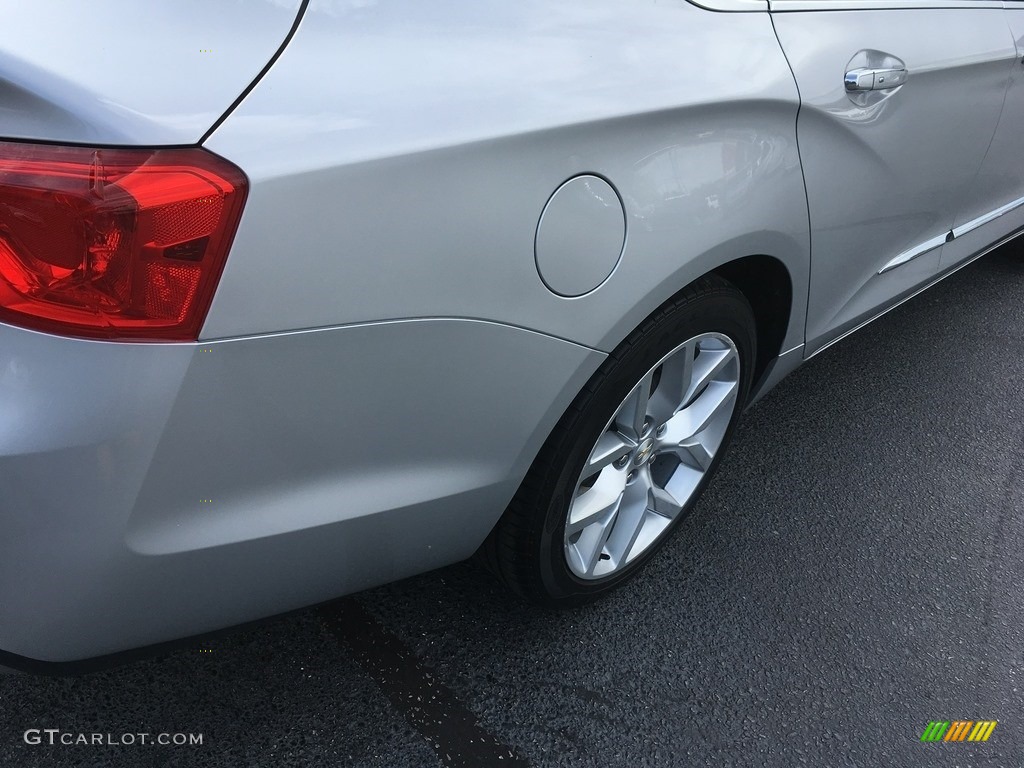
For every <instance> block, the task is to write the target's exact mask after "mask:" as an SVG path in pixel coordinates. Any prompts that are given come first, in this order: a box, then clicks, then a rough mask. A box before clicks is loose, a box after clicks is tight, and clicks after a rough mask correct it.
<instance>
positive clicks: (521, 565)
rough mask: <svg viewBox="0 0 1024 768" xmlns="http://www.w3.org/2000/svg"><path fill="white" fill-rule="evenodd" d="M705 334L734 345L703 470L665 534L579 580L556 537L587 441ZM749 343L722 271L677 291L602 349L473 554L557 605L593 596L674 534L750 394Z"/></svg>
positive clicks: (749, 318) (515, 587)
mask: <svg viewBox="0 0 1024 768" xmlns="http://www.w3.org/2000/svg"><path fill="white" fill-rule="evenodd" d="M709 332H717V333H720V334H724V335H725V336H728V337H729V339H730V340H732V342H733V343H734V344H735V345H736V349H737V351H738V353H739V360H740V376H739V392H738V396H737V404H736V407H735V409H734V411H733V413H732V417H731V420H730V422H729V425H728V428H727V431H726V433H725V437H724V439H723V441H722V443H721V445H720V447H719V449H718V450H717V451H716V452H715V457H714V460H713V461H712V463H711V465H710V467H709V469H708V470H707V472H706V474H705V477H704V478H703V479H702V480H701V482H700V484H699V485H698V486H697V489H696V491H695V492H694V493H693V494H692V496H691V497H690V498H689V500H688V501H687V503H686V504H685V505H684V507H683V509H682V511H681V512H680V513H679V514H678V515H677V516H676V518H675V519H674V520H673V521H672V523H671V525H670V526H669V529H668V530H667V532H666V533H665V534H664V535H662V536H661V538H660V540H658V541H656V542H655V543H654V544H653V545H651V546H650V547H649V548H648V549H647V550H646V551H645V552H643V553H642V554H641V555H639V556H638V557H636V559H635V560H634V561H632V562H628V563H627V564H625V565H624V566H623V567H622V569H621V570H620V571H618V572H616V573H613V574H611V575H609V576H607V577H606V578H601V579H596V580H594V579H588V580H582V579H580V578H578V577H577V576H576V575H575V574H573V572H572V571H571V569H570V568H569V567H568V564H567V562H566V558H565V551H564V546H563V545H564V541H563V540H564V531H565V523H566V517H567V514H568V510H569V501H570V499H569V496H570V494H572V493H573V492H574V488H575V484H576V481H577V479H578V478H579V475H580V473H581V471H582V468H583V464H584V462H585V461H586V460H587V456H588V454H589V452H590V450H591V448H592V447H593V446H594V444H595V443H596V441H597V439H598V437H599V436H600V435H601V433H602V431H603V430H604V429H605V427H606V425H607V424H608V422H609V420H610V419H611V417H612V415H613V414H614V413H615V410H616V408H618V406H619V405H620V403H622V401H623V399H624V398H625V397H626V396H627V395H628V394H629V392H630V391H631V389H632V388H633V387H634V386H635V385H636V383H637V382H638V381H639V380H640V378H641V377H642V376H643V375H644V374H645V373H646V372H647V371H648V370H650V368H651V367H652V366H654V365H655V364H657V362H658V361H659V360H660V359H662V357H664V356H665V355H666V354H668V353H669V352H670V351H672V350H673V349H674V348H675V347H677V346H678V345H679V344H681V343H682V342H684V341H686V340H687V339H690V338H693V337H694V336H697V335H699V334H702V333H709ZM756 343H757V336H756V327H755V320H754V314H753V311H752V310H751V308H750V304H749V303H748V302H747V299H746V297H745V296H744V295H743V294H742V293H741V292H740V291H738V290H737V289H736V288H734V287H733V286H732V285H731V284H730V283H728V282H726V281H725V280H724V279H722V278H720V277H718V276H716V275H709V276H706V277H704V278H701V279H700V280H698V281H697V282H695V283H693V284H692V285H690V286H689V287H687V288H686V289H684V290H683V291H681V292H680V293H678V294H677V295H676V296H674V297H673V298H672V299H671V300H670V301H668V302H667V303H666V304H664V305H663V306H662V307H660V308H659V309H658V310H657V311H656V312H655V313H654V314H652V315H651V316H650V317H648V318H647V319H646V320H645V321H644V322H643V323H642V324H641V325H640V327H639V328H637V329H636V330H635V331H634V332H633V333H632V334H630V336H629V337H628V338H627V339H626V340H625V341H623V342H622V343H621V344H620V345H619V346H618V347H617V348H616V349H615V350H614V351H613V352H612V353H611V354H610V355H609V356H608V359H607V360H605V362H604V363H603V364H602V365H601V367H600V368H599V369H598V371H597V372H596V373H595V374H594V375H593V377H591V379H590V381H589V382H588V383H587V385H586V386H585V387H584V388H583V390H582V391H581V392H580V394H579V395H578V396H577V397H576V399H575V400H574V401H573V403H572V405H571V406H570V407H569V409H568V410H567V411H566V413H565V414H564V415H563V417H562V419H561V420H560V421H559V423H558V425H557V426H556V427H555V429H554V430H553V431H552V433H551V435H550V436H549V437H548V439H547V441H546V442H545V444H544V446H543V447H542V449H541V450H540V452H539V454H538V456H537V458H536V459H535V460H534V462H533V465H532V466H531V467H530V470H529V472H528V473H527V475H526V477H525V479H524V480H523V483H522V485H521V486H520V488H519V490H518V492H517V493H516V495H515V497H514V498H513V500H512V502H511V503H510V504H509V507H508V509H507V510H506V511H505V513H504V515H503V516H502V518H501V520H500V521H499V522H498V524H497V525H496V526H495V528H494V530H493V531H492V532H491V534H490V536H489V537H488V539H487V541H486V542H485V543H484V545H483V546H482V547H481V550H480V552H479V553H478V558H479V559H480V560H482V561H483V563H484V564H485V565H486V567H487V568H488V569H489V570H491V571H492V572H493V573H494V574H495V575H496V576H497V577H498V578H499V579H500V580H501V581H502V582H504V584H505V585H506V586H508V587H509V589H511V590H512V591H513V592H515V593H516V594H518V595H520V596H521V597H524V598H526V599H528V600H530V601H533V602H535V603H539V604H543V605H548V606H554V607H560V606H565V607H568V606H575V605H582V604H585V603H588V602H591V601H593V600H595V599H597V598H599V597H600V596H602V595H603V594H605V593H607V592H609V591H611V590H612V589H615V588H616V587H618V586H620V585H621V584H623V583H624V582H626V581H628V580H629V579H631V578H633V577H634V576H635V575H636V574H637V572H638V571H639V570H640V569H641V568H642V567H643V565H644V563H645V562H647V561H648V560H649V559H650V558H651V557H652V556H653V555H654V554H655V552H656V551H657V550H658V549H659V548H660V547H661V546H662V545H663V544H664V543H665V541H667V540H668V539H669V538H671V534H672V531H673V530H674V529H675V528H677V527H678V525H679V523H680V521H681V520H683V519H684V518H685V517H686V516H687V514H688V513H689V511H690V510H691V509H692V507H693V505H694V503H695V502H696V500H697V499H698V498H699V497H700V495H701V494H702V493H703V491H704V488H705V487H706V486H707V484H708V482H709V481H710V480H711V478H712V477H713V475H714V474H715V471H716V470H717V468H718V464H719V462H720V461H721V458H722V455H723V454H724V452H725V449H726V447H727V445H728V443H729V440H730V439H731V437H732V434H733V432H734V430H735V427H736V422H737V420H738V418H739V415H740V413H741V412H742V410H743V405H744V403H746V401H747V397H748V395H749V392H750V386H751V379H752V373H753V361H754V360H755V358H756Z"/></svg>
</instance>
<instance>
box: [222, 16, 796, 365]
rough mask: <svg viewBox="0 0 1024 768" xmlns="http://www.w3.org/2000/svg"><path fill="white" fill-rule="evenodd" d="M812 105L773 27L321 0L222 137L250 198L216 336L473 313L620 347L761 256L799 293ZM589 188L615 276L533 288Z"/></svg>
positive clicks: (792, 337) (744, 19)
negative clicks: (675, 299)
mask: <svg viewBox="0 0 1024 768" xmlns="http://www.w3.org/2000/svg"><path fill="white" fill-rule="evenodd" d="M396 18H397V19H401V20H402V22H401V23H395V21H394V20H395V19H396ZM681 51H686V57H687V58H688V59H690V60H693V61H700V62H702V70H701V77H693V76H692V71H691V70H690V69H689V68H687V67H681V66H679V61H680V59H679V57H680V52H681ZM406 62H416V64H415V66H407V64H406ZM467 62H471V63H470V64H467ZM324 71H330V72H333V73H335V75H334V76H332V77H330V78H324V77H322V74H321V73H323V72H324ZM653 73H659V74H658V75H657V76H654V75H653ZM796 106H797V93H796V88H795V87H794V84H793V79H792V76H791V74H790V71H789V67H788V66H787V64H786V61H785V58H784V57H783V55H782V53H781V51H780V50H779V47H778V43H777V41H776V40H775V36H774V33H773V31H772V27H771V20H770V19H769V18H768V15H767V14H764V13H747V14H725V13H721V14H719V13H710V12H708V11H705V10H702V9H700V8H697V7H696V6H693V5H691V4H689V3H687V2H685V0H673V2H668V3H659V2H654V0H642V1H641V2H625V0H596V1H595V2H589V3H587V4H586V6H585V10H584V8H583V7H582V6H581V5H580V4H579V3H578V2H576V1H575V0H557V1H556V2H545V1H543V0H525V1H524V2H517V3H507V2H499V1H498V0H481V2H478V3H474V4H473V5H472V7H471V8H470V9H469V10H467V7H466V5H465V4H464V3H456V2H451V1H449V2H440V3H433V4H431V5H430V6H429V8H427V7H425V6H423V5H422V4H420V3H416V2H413V0H399V1H396V2H392V3H388V4H370V5H366V6H361V7H358V8H357V7H353V6H348V5H338V4H331V3H322V2H313V3H311V4H310V6H309V8H308V9H307V11H306V14H305V16H304V18H303V21H302V23H301V24H300V26H299V29H298V31H297V33H296V35H295V38H294V39H293V41H292V43H291V45H290V46H289V47H288V48H287V49H286V50H285V52H284V53H283V54H282V56H281V58H280V59H279V60H278V61H277V62H276V64H275V66H274V67H273V69H272V70H271V71H270V72H269V73H268V75H267V76H266V77H265V78H264V79H263V80H262V81H261V82H260V83H259V84H258V85H257V86H256V87H255V88H254V89H253V91H252V93H250V94H249V96H248V97H247V98H246V99H245V100H244V101H243V102H242V104H241V105H240V106H239V107H238V109H237V110H235V112H233V113H232V114H231V115H230V116H229V117H228V118H227V120H226V121H225V122H224V123H223V124H222V125H221V126H220V127H219V128H218V129H217V130H216V131H215V132H214V133H213V135H212V136H211V137H210V139H209V140H208V141H207V143H206V146H208V147H209V148H210V149H212V150H214V151H215V152H217V153H218V154H221V155H223V156H225V157H227V158H228V159H229V160H231V161H233V162H235V163H237V164H238V165H239V166H240V167H242V168H244V169H245V171H246V173H247V174H248V175H249V178H250V179H251V181H252V189H251V191H250V195H249V199H248V201H247V203H246V211H245V213H244V215H243V220H242V224H241V227H240V230H239V233H238V237H237V238H236V241H235V246H234V249H233V252H232V255H231V258H230V259H228V264H227V267H226V269H225V273H224V277H223V279H222V284H221V286H220V288H219V290H218V292H217V295H216V297H215V299H214V303H213V307H212V309H211V311H210V314H209V317H208V319H207V322H206V326H205V327H204V329H203V338H204V339H214V338H225V337H234V336H244V335H249V334H255V333H265V332H271V331H275V330H283V329H301V328H313V327H321V326H329V325H340V324H347V323H354V322H366V321H369V320H380V319H391V318H401V317H434V316H460V317H472V318H482V319H487V320H493V321H496V322H504V323H512V324H521V323H523V322H524V319H527V320H526V322H527V323H528V324H529V326H530V327H532V328H534V329H536V330H538V331H541V332H544V333H548V334H551V335H553V336H557V337H560V338H566V339H570V340H573V341H576V342H578V343H581V344H584V345H586V346H590V347H594V348H597V349H602V350H605V351H607V350H610V349H612V348H613V347H614V346H615V345H616V344H617V343H618V342H619V341H620V340H621V339H622V338H624V337H625V336H626V335H627V334H628V333H629V331H630V330H631V329H632V328H634V327H636V326H637V325H638V324H639V323H640V321H641V320H642V319H643V318H644V317H645V316H647V315H648V314H650V312H652V311H653V310H654V309H655V308H656V307H657V306H658V305H660V304H661V303H663V302H664V301H665V300H666V299H668V298H669V297H670V296H672V295H673V294H674V293H676V292H677V291H678V290H680V289H681V288H682V287H684V286H685V285H687V284H688V283H689V282H692V281H693V280H694V279H696V278H697V277H699V276H700V275H702V274H704V273H705V272H707V271H709V270H710V269H713V268H715V267H716V266H719V265H720V264H722V263H723V262H724V261H728V260H731V259H736V258H739V257H742V256H746V255H751V254H768V255H771V256H774V257H776V258H778V259H779V260H780V261H782V263H783V264H784V265H785V266H786V268H787V269H788V270H789V273H790V276H791V278H792V281H793V290H794V293H795V295H802V294H803V293H804V292H805V291H806V284H807V274H808V264H809V243H808V239H807V218H806V209H805V205H804V192H803V181H802V178H801V174H800V167H799V162H798V157H797V152H796V143H795V139H794V127H793V126H794V120H795V115H796ZM581 173H597V174H600V175H601V176H603V177H604V178H606V179H608V180H609V181H611V182H612V183H613V184H614V185H615V186H616V188H617V189H618V191H619V193H620V194H621V196H622V198H623V201H624V203H625V207H626V215H627V217H628V225H627V228H628V230H629V238H628V242H627V244H626V249H625V251H624V253H623V255H622V261H621V263H620V264H619V266H618V267H617V268H616V271H615V274H614V275H613V276H612V278H611V279H609V280H608V281H607V282H606V283H605V284H603V285H602V286H601V287H600V288H599V289H598V290H596V291H593V292H592V293H589V294H587V295H586V296H583V297H580V298H573V299H565V298H559V297H557V296H554V295H552V293H551V292H550V291H549V290H548V289H547V288H546V287H545V286H544V284H543V282H542V281H541V280H540V278H539V277H538V275H537V271H536V268H535V266H534V262H533V233H534V231H535V225H536V221H537V217H538V216H539V214H540V211H541V210H542V209H543V207H544V204H545V202H546V201H547V200H548V198H549V197H550V196H551V194H552V193H553V192H554V191H555V190H556V189H557V188H558V187H559V185H560V184H562V182H564V181H565V180H566V179H568V178H571V177H572V176H575V175H578V174H581ZM382 203H386V204H382ZM297 249H299V250H298V251H297ZM439 276H440V278H441V279H439ZM294 296H301V297H302V299H303V300H302V301H295V300H293V298H292V297H294ZM803 315H804V304H803V302H799V301H797V302H794V304H793V309H792V314H791V317H790V322H789V326H788V331H787V335H786V348H788V347H790V346H793V345H794V344H798V343H800V342H802V341H803V334H802V326H803Z"/></svg>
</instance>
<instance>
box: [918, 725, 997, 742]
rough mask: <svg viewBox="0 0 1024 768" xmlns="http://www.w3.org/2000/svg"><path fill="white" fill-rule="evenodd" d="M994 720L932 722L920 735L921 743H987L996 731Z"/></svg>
mask: <svg viewBox="0 0 1024 768" xmlns="http://www.w3.org/2000/svg"><path fill="white" fill-rule="evenodd" d="M996 722H997V721H996V720H954V721H953V722H950V721H949V720H932V721H931V722H930V723H928V726H927V727H926V728H925V729H924V733H922V734H921V741H988V737H989V736H991V735H992V731H994V730H995V729H996Z"/></svg>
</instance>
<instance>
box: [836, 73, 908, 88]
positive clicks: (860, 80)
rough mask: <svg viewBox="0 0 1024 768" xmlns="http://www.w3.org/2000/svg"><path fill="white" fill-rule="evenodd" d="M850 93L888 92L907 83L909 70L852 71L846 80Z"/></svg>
mask: <svg viewBox="0 0 1024 768" xmlns="http://www.w3.org/2000/svg"><path fill="white" fill-rule="evenodd" d="M844 82H845V83H846V90H848V91H887V90H889V89H890V88H896V87H898V86H901V85H903V84H904V83H905V82H907V70H906V69H904V68H902V67H900V68H899V69H851V70H850V71H849V72H847V73H846V77H845V78H844Z"/></svg>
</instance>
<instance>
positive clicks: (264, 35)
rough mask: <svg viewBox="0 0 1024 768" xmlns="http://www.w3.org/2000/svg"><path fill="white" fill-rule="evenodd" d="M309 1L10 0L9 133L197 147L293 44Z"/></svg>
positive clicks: (5, 52)
mask: <svg viewBox="0 0 1024 768" xmlns="http://www.w3.org/2000/svg"><path fill="white" fill-rule="evenodd" d="M298 6H299V0H244V2H230V3H222V2H212V3H211V2H204V0H175V1H174V2H170V1H169V0H147V2H133V1H132V0H89V2H87V3H83V2H80V0H33V2H23V1H22V0H5V1H4V2H2V3H0V18H2V19H3V38H2V43H0V118H2V119H0V136H2V137H3V138H8V139H20V138H25V139H44V140H48V141H61V142H74V143H92V144H148V145H159V144H191V143H195V142H197V141H199V139H200V138H201V137H202V136H203V134H204V133H206V131H207V129H209V128H210V126H211V125H213V123H214V121H215V120H217V118H219V117H220V116H221V115H222V114H223V113H224V110H225V109H227V107H228V106H229V105H230V104H231V102H232V101H234V100H235V99H236V98H237V97H238V96H239V95H240V94H241V93H242V92H243V91H244V90H245V89H246V88H247V87H248V86H249V85H250V83H252V81H253V79H254V78H255V77H256V76H257V75H258V74H259V72H260V70H261V69H262V68H263V66H264V65H265V64H266V63H267V62H268V61H269V60H270V58H271V57H272V56H273V54H274V52H275V51H277V49H278V47H279V46H280V45H281V43H282V42H283V41H284V39H285V36H286V35H287V33H288V31H289V29H290V28H291V26H292V23H293V21H294V20H295V15H296V12H297V10H298Z"/></svg>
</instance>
